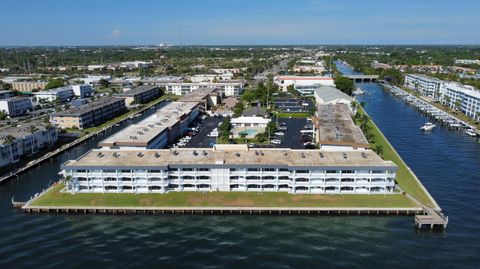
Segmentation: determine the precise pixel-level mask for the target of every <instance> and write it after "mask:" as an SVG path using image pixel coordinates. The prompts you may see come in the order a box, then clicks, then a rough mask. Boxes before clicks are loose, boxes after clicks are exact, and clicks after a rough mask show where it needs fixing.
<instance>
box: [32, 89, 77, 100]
mask: <svg viewBox="0 0 480 269" xmlns="http://www.w3.org/2000/svg"><path fill="white" fill-rule="evenodd" d="M33 94H34V95H35V97H36V98H37V101H40V100H44V101H47V102H53V101H55V100H57V99H58V100H60V101H61V102H67V101H69V100H71V99H72V98H73V96H74V93H73V89H72V87H71V86H65V87H60V88H55V89H51V90H47V91H39V92H34V93H33Z"/></svg>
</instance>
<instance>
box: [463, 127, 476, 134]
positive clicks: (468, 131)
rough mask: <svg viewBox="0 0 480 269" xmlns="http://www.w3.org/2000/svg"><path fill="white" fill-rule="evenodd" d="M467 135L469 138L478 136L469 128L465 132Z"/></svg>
mask: <svg viewBox="0 0 480 269" xmlns="http://www.w3.org/2000/svg"><path fill="white" fill-rule="evenodd" d="M465 133H466V134H467V135H469V136H477V133H476V132H475V130H473V129H470V128H468V129H467V130H465Z"/></svg>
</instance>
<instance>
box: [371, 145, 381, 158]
mask: <svg viewBox="0 0 480 269" xmlns="http://www.w3.org/2000/svg"><path fill="white" fill-rule="evenodd" d="M373 151H375V152H376V153H377V154H378V155H380V156H383V146H382V145H375V147H374V148H373Z"/></svg>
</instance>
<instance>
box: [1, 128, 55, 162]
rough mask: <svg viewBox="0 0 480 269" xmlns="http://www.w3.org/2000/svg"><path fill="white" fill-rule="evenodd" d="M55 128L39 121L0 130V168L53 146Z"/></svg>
mask: <svg viewBox="0 0 480 269" xmlns="http://www.w3.org/2000/svg"><path fill="white" fill-rule="evenodd" d="M57 139H58V134H57V128H56V127H54V126H49V125H48V124H45V123H43V122H41V121H31V122H28V123H22V124H20V125H17V126H12V127H6V128H2V129H0V167H2V166H5V165H8V164H11V163H16V162H18V161H19V160H20V159H21V158H22V157H23V156H27V155H30V154H32V153H35V152H37V151H38V150H40V149H43V148H48V147H51V146H53V145H54V144H55V143H56V142H57Z"/></svg>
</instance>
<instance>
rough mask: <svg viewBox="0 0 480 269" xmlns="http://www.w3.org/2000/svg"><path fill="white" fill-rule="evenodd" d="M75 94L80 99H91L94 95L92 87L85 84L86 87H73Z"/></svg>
mask: <svg viewBox="0 0 480 269" xmlns="http://www.w3.org/2000/svg"><path fill="white" fill-rule="evenodd" d="M70 87H71V88H72V91H73V94H74V95H75V96H78V97H80V98H85V97H90V96H92V95H93V88H92V86H90V85H88V84H85V85H72V86H70Z"/></svg>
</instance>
